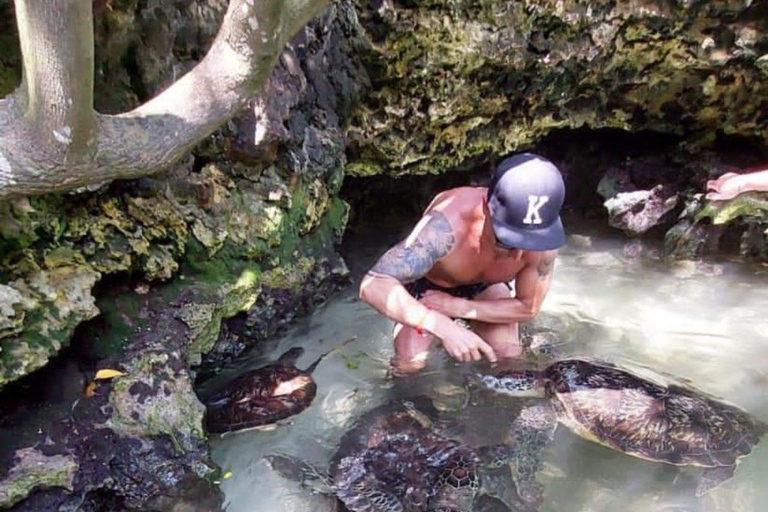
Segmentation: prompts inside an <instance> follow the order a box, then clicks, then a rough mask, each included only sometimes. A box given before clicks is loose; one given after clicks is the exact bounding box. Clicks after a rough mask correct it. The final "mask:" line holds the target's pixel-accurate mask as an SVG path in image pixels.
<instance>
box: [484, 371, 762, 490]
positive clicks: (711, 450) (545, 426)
mask: <svg viewBox="0 0 768 512" xmlns="http://www.w3.org/2000/svg"><path fill="white" fill-rule="evenodd" d="M472 380H473V381H475V382H476V383H477V384H479V385H481V386H482V387H485V388H488V389H490V390H493V391H494V392H497V393H503V394H506V395H512V396H532V395H533V394H536V393H538V394H539V395H541V394H543V396H544V397H545V398H546V399H547V400H546V402H544V403H541V402H538V403H536V404H534V405H531V406H529V407H525V408H524V409H523V410H522V411H521V413H520V415H519V416H518V417H517V418H516V419H515V420H514V422H513V424H512V427H511V429H510V432H509V436H508V439H507V445H508V447H509V448H508V453H507V454H506V457H508V458H510V459H511V460H512V461H513V464H512V466H513V468H512V474H513V479H514V480H515V484H516V486H517V492H518V495H519V496H520V497H521V498H522V499H524V500H525V501H526V502H528V503H529V504H536V503H538V502H539V501H540V499H541V497H542V489H541V486H540V485H539V484H538V483H537V482H536V481H535V479H534V478H535V475H536V472H537V471H538V469H539V468H540V466H541V461H540V451H541V450H542V448H543V447H544V446H545V445H546V443H547V442H549V441H550V440H551V438H552V436H553V435H554V432H555V428H556V427H557V424H558V422H559V423H561V424H563V425H565V426H566V427H568V428H569V429H570V430H571V431H572V432H574V433H575V434H577V435H579V436H581V437H583V438H585V439H588V440H590V441H594V442H596V443H599V444H601V445H603V446H607V447H608V448H612V449H614V450H618V451H620V452H623V453H626V454H628V455H633V456H635V457H640V458H642V459H646V460H650V461H658V462H663V463H667V464H673V465H678V466H684V465H688V466H699V467H702V468H705V470H704V473H703V474H702V477H701V479H700V481H699V484H698V488H697V490H696V495H697V496H701V495H703V494H705V493H707V492H708V491H710V490H711V489H713V488H714V487H716V486H718V485H719V484H721V483H722V482H724V481H725V480H727V479H729V478H730V477H731V476H732V475H733V472H734V470H735V467H736V464H737V462H738V460H739V459H740V458H741V457H743V456H745V455H747V454H749V453H750V451H751V450H752V448H753V447H754V446H755V445H756V444H757V442H758V441H759V440H760V438H761V436H763V435H764V434H765V432H766V425H765V424H763V423H761V422H760V421H758V420H756V419H755V418H753V417H752V416H750V415H749V414H748V413H747V412H745V411H744V410H742V409H740V408H738V407H736V406H734V405H731V404H727V403H725V402H723V401H720V400H718V399H715V398H712V397H709V396H707V395H705V394H704V393H702V392H699V391H697V390H695V389H692V388H687V387H683V386H680V385H677V384H660V383H656V382H652V381H650V380H648V379H645V378H641V377H640V376H638V375H635V374H633V373H630V372H629V371H626V370H624V369H620V368H618V367H616V366H614V365H611V364H607V363H600V362H593V361H587V360H580V359H565V360H561V361H557V362H554V363H552V364H550V365H549V366H547V367H546V368H545V369H544V370H543V371H504V372H499V373H496V374H485V375H484V374H478V375H476V376H475V378H474V379H472Z"/></svg>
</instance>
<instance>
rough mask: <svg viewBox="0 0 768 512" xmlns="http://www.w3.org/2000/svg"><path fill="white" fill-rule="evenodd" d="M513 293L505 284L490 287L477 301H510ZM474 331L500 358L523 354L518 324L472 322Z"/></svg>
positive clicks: (477, 297) (480, 294)
mask: <svg viewBox="0 0 768 512" xmlns="http://www.w3.org/2000/svg"><path fill="white" fill-rule="evenodd" d="M510 295H511V293H510V290H509V287H508V286H507V285H506V284H504V283H497V284H494V285H492V286H489V287H488V288H486V289H485V290H483V292H482V293H479V294H478V295H477V296H476V297H475V299H477V300H495V299H508V298H509V297H510ZM471 324H472V329H473V330H474V331H475V333H477V335H478V336H480V337H481V338H483V339H484V340H485V341H486V343H488V344H489V345H490V346H491V347H492V348H493V350H494V352H496V356H497V357H499V358H511V357H519V356H520V355H521V354H522V353H523V345H522V343H521V342H520V329H519V324H518V323H517V322H512V323H509V324H490V323H487V322H477V321H473V322H471Z"/></svg>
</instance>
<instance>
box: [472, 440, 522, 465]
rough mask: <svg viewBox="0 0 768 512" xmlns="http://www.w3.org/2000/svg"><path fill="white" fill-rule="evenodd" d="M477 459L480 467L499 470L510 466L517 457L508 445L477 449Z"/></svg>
mask: <svg viewBox="0 0 768 512" xmlns="http://www.w3.org/2000/svg"><path fill="white" fill-rule="evenodd" d="M476 451H477V458H478V459H479V462H480V466H482V467H484V468H486V469H498V468H500V467H503V466H504V465H505V464H509V462H510V461H511V460H512V458H513V457H514V455H515V451H514V449H513V448H512V447H511V446H509V445H508V444H492V445H486V446H481V447H479V448H477V450H476Z"/></svg>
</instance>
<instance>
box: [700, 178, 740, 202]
mask: <svg viewBox="0 0 768 512" xmlns="http://www.w3.org/2000/svg"><path fill="white" fill-rule="evenodd" d="M740 176H741V175H739V174H736V173H733V172H728V173H725V174H723V175H722V176H720V177H719V178H717V179H716V180H709V181H708V182H707V191H708V193H707V199H711V200H713V201H727V200H728V199H733V198H734V197H736V196H737V195H739V194H741V193H742V192H743V190H742V183H741V178H740Z"/></svg>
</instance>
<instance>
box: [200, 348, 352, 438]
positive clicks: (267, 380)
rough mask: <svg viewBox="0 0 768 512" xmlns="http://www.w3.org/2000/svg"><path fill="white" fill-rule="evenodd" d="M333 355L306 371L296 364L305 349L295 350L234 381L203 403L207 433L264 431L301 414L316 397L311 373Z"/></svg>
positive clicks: (315, 363)
mask: <svg viewBox="0 0 768 512" xmlns="http://www.w3.org/2000/svg"><path fill="white" fill-rule="evenodd" d="M348 341H351V340H348ZM348 341H347V342H344V343H343V344H342V345H340V346H339V347H337V348H336V349H333V350H337V349H338V348H340V347H341V346H343V345H344V344H346V343H348ZM333 350H332V351H333ZM332 351H329V352H328V353H326V354H323V355H321V356H320V357H318V358H317V360H315V362H314V363H312V364H311V365H310V366H309V367H308V368H307V369H306V370H299V369H298V368H296V366H295V364H296V361H297V360H298V359H299V357H301V355H302V354H303V353H304V349H303V348H301V347H294V348H292V349H290V350H288V351H287V352H285V353H284V354H283V355H281V356H280V358H279V359H278V360H277V362H275V363H273V364H270V365H267V366H263V367H261V368H255V369H253V370H251V371H249V372H247V373H245V374H243V375H241V376H239V377H237V378H236V379H235V380H233V381H232V382H230V383H228V384H227V385H226V387H225V388H224V389H222V390H221V391H219V392H217V393H215V394H214V395H213V396H211V397H210V398H208V399H207V400H206V408H207V412H206V425H207V428H208V432H210V433H213V434H224V433H230V432H236V431H242V430H247V429H253V428H256V427H264V426H266V425H270V424H273V423H275V422H277V421H279V420H282V419H285V418H288V417H290V416H293V415H295V414H298V413H300V412H301V411H303V410H304V409H306V408H307V407H308V406H309V404H311V403H312V400H314V398H315V394H316V393H317V385H316V384H315V381H314V379H313V378H312V372H313V371H314V370H315V368H316V367H317V365H318V364H319V363H320V361H321V360H322V359H323V358H324V357H325V356H327V355H328V354H330V352H332Z"/></svg>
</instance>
